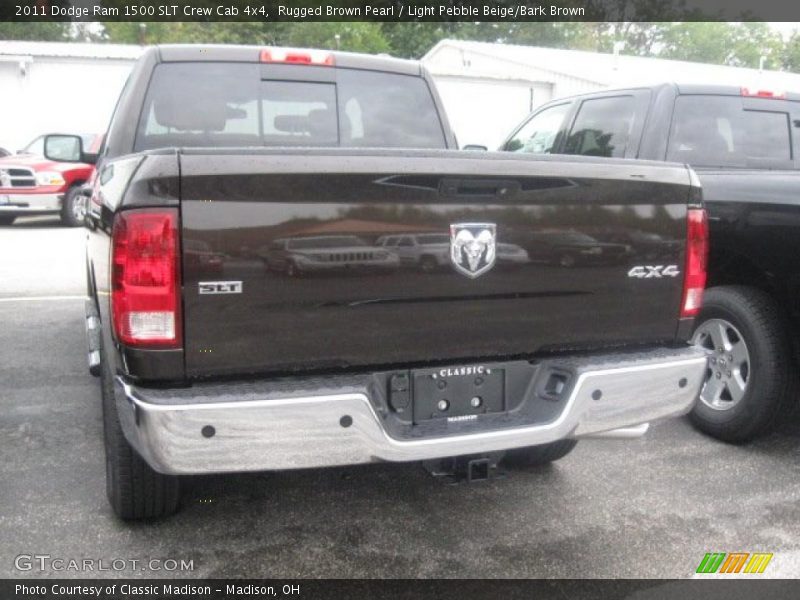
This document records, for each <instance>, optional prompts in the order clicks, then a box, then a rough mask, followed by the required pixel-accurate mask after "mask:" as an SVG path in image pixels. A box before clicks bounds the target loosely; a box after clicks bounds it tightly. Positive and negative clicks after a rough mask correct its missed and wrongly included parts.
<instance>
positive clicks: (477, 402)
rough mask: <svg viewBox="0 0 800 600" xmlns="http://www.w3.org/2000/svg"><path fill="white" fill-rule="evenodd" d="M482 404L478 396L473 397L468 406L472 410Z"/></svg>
mask: <svg viewBox="0 0 800 600" xmlns="http://www.w3.org/2000/svg"><path fill="white" fill-rule="evenodd" d="M482 402H483V401H482V400H481V397H480V396H474V397H473V398H472V400H470V401H469V403H470V406H472V408H478V407H479V406H480V405H481V403H482Z"/></svg>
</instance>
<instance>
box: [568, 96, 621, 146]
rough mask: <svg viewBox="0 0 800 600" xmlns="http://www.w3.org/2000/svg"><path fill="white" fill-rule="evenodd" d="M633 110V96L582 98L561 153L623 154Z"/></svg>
mask: <svg viewBox="0 0 800 600" xmlns="http://www.w3.org/2000/svg"><path fill="white" fill-rule="evenodd" d="M635 111H636V104H635V101H634V98H633V96H615V97H612V98H597V99H595V100H585V101H584V102H583V104H581V108H580V110H579V111H578V116H577V117H575V122H574V123H573V125H572V129H571V130H570V132H569V135H568V136H567V141H566V144H565V147H564V148H565V149H564V153H565V154H579V155H582V156H606V157H619V158H621V157H624V156H625V151H626V150H627V149H628V141H629V140H630V137H631V130H632V129H633V121H634V116H635Z"/></svg>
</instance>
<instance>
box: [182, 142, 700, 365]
mask: <svg viewBox="0 0 800 600" xmlns="http://www.w3.org/2000/svg"><path fill="white" fill-rule="evenodd" d="M180 164H181V219H182V244H183V245H182V256H183V258H182V260H183V271H184V273H183V285H184V336H185V349H186V354H185V357H186V358H185V360H186V372H187V375H188V376H190V377H203V376H211V375H222V374H233V373H240V374H241V373H266V372H291V371H299V370H308V371H311V370H330V369H338V368H347V367H367V366H370V367H371V366H379V365H389V364H392V365H397V364H407V365H412V364H448V363H457V362H458V361H459V360H462V359H469V360H470V362H474V361H475V360H478V359H498V358H504V357H516V356H530V355H534V354H536V353H541V352H549V351H558V350H566V349H584V348H585V349H589V348H594V347H597V346H599V345H603V346H609V345H620V346H623V345H629V344H646V343H655V342H664V341H671V340H673V339H674V338H675V333H676V327H677V324H678V314H679V305H680V301H681V292H682V281H683V275H682V271H683V264H684V253H685V250H684V246H685V243H684V242H685V238H686V211H687V199H688V196H689V187H688V186H689V173H688V171H687V170H686V169H684V168H679V167H675V166H670V165H664V164H654V163H643V162H634V161H613V160H605V161H594V160H585V159H580V158H565V157H558V158H557V159H556V160H553V159H533V158H530V157H518V156H514V155H509V154H500V155H497V154H493V153H487V154H482V153H468V152H433V153H431V152H403V151H378V152H375V151H372V152H369V153H367V152H360V151H346V150H342V151H338V150H284V149H281V150H279V151H275V150H265V151H263V152H262V151H253V150H247V151H241V152H237V151H230V152H220V151H213V152H212V151H204V150H191V151H183V152H181V155H180ZM475 225H477V226H478V227H477V228H476V227H475ZM464 229H465V230H466V231H467V232H468V234H465V235H466V239H467V241H470V239H473V240H474V239H478V237H479V233H480V232H481V231H484V230H486V231H488V232H489V233H488V234H484V238H482V239H483V241H486V239H488V237H493V238H494V253H495V256H494V264H492V265H491V266H490V267H489V268H486V269H485V272H483V273H481V274H479V275H478V276H474V275H475V273H474V271H475V270H478V271H480V270H482V269H483V268H484V267H487V265H488V262H489V261H488V258H487V254H486V252H484V253H483V254H482V255H480V256H478V258H477V263H476V264H474V265H471V264H470V262H469V260H468V259H467V257H466V255H465V254H464V255H462V254H459V257H462V258H463V265H462V268H461V269H460V270H459V269H457V268H456V266H455V265H454V264H453V259H452V258H451V245H450V244H449V243H448V244H446V245H444V244H441V243H440V244H422V245H418V246H417V247H416V249H413V252H412V251H411V250H412V249H411V248H410V247H405V246H404V247H400V246H391V245H390V246H385V245H384V246H381V245H379V242H381V243H383V242H385V240H386V239H387V237H388V238H391V239H390V240H389V241H390V242H397V241H398V240H397V239H396V238H398V237H402V236H405V237H407V238H409V239H410V240H411V241H412V242H413V241H417V242H418V241H420V240H423V241H424V240H425V239H432V238H430V235H431V234H437V235H438V236H439V240H438V241H441V240H442V239H444V240H445V241H447V242H450V241H451V240H453V239H454V238H455V235H456V233H457V232H458V231H461V230H464ZM451 230H452V231H451ZM426 236H428V237H427V238H426ZM442 236H447V237H446V238H444V237H442ZM487 236H488V237H487ZM406 241H408V240H406ZM486 247H487V246H483V247H482V248H483V250H485V249H486ZM459 252H461V249H459ZM426 253H427V254H426ZM427 255H431V256H432V258H429V259H428V262H427V264H425V265H423V264H422V262H421V261H422V257H423V256H427ZM434 263H435V264H434ZM671 265H674V266H675V267H676V269H675V270H676V271H677V273H678V274H675V275H672V276H669V275H667V276H653V277H637V276H631V272H632V269H634V267H647V266H658V267H667V266H671ZM473 267H474V268H473ZM633 272H634V273H637V272H640V273H645V272H649V271H646V269H641V270H640V271H633ZM659 272H660V271H659ZM669 272H670V271H667V273H669Z"/></svg>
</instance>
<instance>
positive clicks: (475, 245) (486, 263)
mask: <svg viewBox="0 0 800 600" xmlns="http://www.w3.org/2000/svg"><path fill="white" fill-rule="evenodd" d="M496 229H497V228H496V226H495V224H494V223H454V224H453V225H450V260H451V262H452V263H453V266H454V267H455V269H456V271H458V272H459V273H461V274H463V275H466V276H467V277H471V278H473V279H474V278H475V277H478V276H479V275H483V274H484V273H486V271H488V270H489V269H491V268H492V267H493V266H494V262H495V259H496V257H497V249H496V236H495V231H496Z"/></svg>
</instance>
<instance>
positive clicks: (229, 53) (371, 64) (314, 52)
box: [148, 44, 422, 76]
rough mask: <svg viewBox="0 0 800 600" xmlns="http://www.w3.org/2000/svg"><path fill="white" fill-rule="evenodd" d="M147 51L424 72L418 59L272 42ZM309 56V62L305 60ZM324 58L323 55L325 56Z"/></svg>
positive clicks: (176, 57)
mask: <svg viewBox="0 0 800 600" xmlns="http://www.w3.org/2000/svg"><path fill="white" fill-rule="evenodd" d="M263 51H281V52H282V53H285V54H282V56H286V55H291V56H290V57H289V60H274V59H273V60H272V61H264V60H263V55H262V52H263ZM148 52H153V53H155V54H156V55H157V57H158V61H159V62H273V63H284V64H294V65H300V64H308V65H312V66H313V65H315V64H318V65H319V64H326V65H327V66H336V67H341V68H345V69H364V70H369V71H384V72H387V73H398V74H401V75H416V76H419V75H421V74H422V65H421V64H420V63H419V61H415V60H405V59H400V58H394V57H392V56H388V55H373V54H360V53H357V52H340V51H333V50H320V49H312V48H278V47H273V46H238V45H227V44H165V45H160V46H153V47H152V48H151V49H150V50H148ZM319 56H323V57H326V58H327V57H329V58H330V61H329V62H328V63H324V62H316V61H314V58H315V57H319ZM306 59H308V60H309V61H310V62H306ZM323 61H324V59H323Z"/></svg>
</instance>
